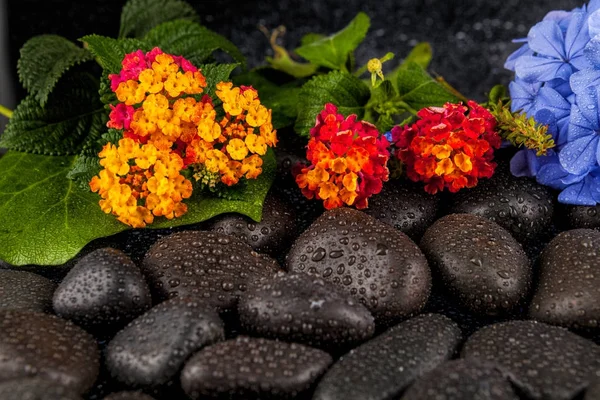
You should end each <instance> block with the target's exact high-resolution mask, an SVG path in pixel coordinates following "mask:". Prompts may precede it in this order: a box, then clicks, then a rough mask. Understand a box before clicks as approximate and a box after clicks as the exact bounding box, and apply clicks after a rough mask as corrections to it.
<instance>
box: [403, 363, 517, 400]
mask: <svg viewBox="0 0 600 400" xmlns="http://www.w3.org/2000/svg"><path fill="white" fill-rule="evenodd" d="M430 399H436V400H464V399H477V400H519V396H517V395H516V394H515V392H514V391H513V389H512V386H511V385H510V382H509V381H508V380H507V379H506V378H505V377H504V376H503V375H502V373H501V372H500V371H499V370H498V369H497V368H496V367H495V366H494V365H493V364H489V363H487V364H486V363H480V362H477V361H473V360H452V361H446V362H445V363H443V364H441V365H440V366H438V367H437V368H436V369H434V370H433V371H431V372H430V373H428V374H425V375H423V376H422V377H421V378H419V379H417V381H416V382H415V383H414V384H413V385H412V386H411V387H409V388H408V390H407V391H406V392H405V393H404V395H403V396H402V400H430Z"/></svg>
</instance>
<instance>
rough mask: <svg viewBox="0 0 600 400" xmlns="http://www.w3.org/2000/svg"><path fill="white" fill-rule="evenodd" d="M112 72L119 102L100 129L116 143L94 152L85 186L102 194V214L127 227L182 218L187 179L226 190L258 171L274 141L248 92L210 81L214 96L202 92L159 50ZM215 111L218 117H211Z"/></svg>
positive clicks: (132, 56)
mask: <svg viewBox="0 0 600 400" xmlns="http://www.w3.org/2000/svg"><path fill="white" fill-rule="evenodd" d="M122 66H123V68H122V70H121V71H120V73H119V74H111V75H109V79H110V81H111V89H112V90H113V92H114V93H115V94H116V97H117V99H118V101H119V103H118V104H117V105H116V106H114V105H111V109H112V110H111V113H110V120H109V121H108V123H107V126H108V127H109V128H112V129H117V130H121V131H122V137H123V139H121V140H119V142H118V144H116V145H115V144H113V143H107V144H106V145H105V146H104V148H103V149H102V151H101V152H100V153H99V157H100V159H101V160H100V165H101V166H102V167H104V169H103V170H102V171H101V172H100V174H99V175H98V176H96V177H94V178H93V179H92V181H91V182H90V187H91V189H92V191H94V192H98V193H99V194H100V196H101V197H102V200H101V201H100V206H101V208H102V210H103V211H105V212H107V213H109V212H112V213H113V214H114V215H116V216H117V217H118V219H119V220H120V221H122V222H124V223H126V224H128V225H131V226H133V227H144V226H145V225H146V224H148V223H151V222H152V221H153V219H154V217H155V216H164V217H166V218H169V219H171V218H174V217H178V216H181V215H183V214H185V212H186V211H187V206H186V205H185V204H183V203H182V201H183V199H186V198H189V197H190V195H191V193H192V183H191V181H189V180H188V179H186V178H185V177H184V174H182V172H183V171H184V170H185V169H188V168H189V169H191V170H192V171H193V172H194V173H193V174H191V175H193V176H194V178H196V180H197V181H198V183H199V185H200V186H209V187H215V186H216V185H217V184H218V183H220V182H222V183H223V184H225V185H228V186H231V185H234V184H236V183H238V182H239V180H240V179H241V178H242V177H243V178H246V179H254V178H257V177H258V176H259V175H260V174H261V172H262V168H261V166H262V158H261V156H263V155H264V154H265V153H266V151H267V147H270V146H275V145H276V143H277V138H276V131H275V130H274V129H273V125H272V124H271V111H270V110H268V109H267V108H266V107H264V106H263V105H262V104H261V103H260V100H259V98H258V93H257V91H256V90H254V89H253V88H251V87H243V86H242V87H241V88H239V87H233V85H232V84H231V83H230V82H220V83H218V84H217V89H218V90H217V92H216V95H217V97H218V98H219V99H220V100H221V101H222V108H223V113H220V112H219V113H218V111H220V110H217V109H215V106H214V104H213V99H212V98H211V97H210V96H208V95H203V96H202V93H203V89H204V88H205V87H206V79H205V77H204V75H203V74H202V72H201V71H199V70H198V69H197V68H196V67H195V66H193V65H192V64H191V63H190V62H189V61H188V60H186V59H185V58H183V57H179V56H173V55H170V54H166V53H163V52H162V51H161V50H160V49H159V48H155V49H153V50H152V51H150V52H147V53H144V52H142V51H141V50H138V51H135V52H133V53H129V54H127V55H126V56H125V58H124V59H123V62H122ZM217 114H224V116H223V118H222V119H220V120H219V117H218V116H217Z"/></svg>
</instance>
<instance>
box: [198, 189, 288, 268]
mask: <svg viewBox="0 0 600 400" xmlns="http://www.w3.org/2000/svg"><path fill="white" fill-rule="evenodd" d="M210 229H211V230H214V231H215V232H218V233H224V234H226V235H233V236H236V237H238V238H240V239H241V240H243V241H244V242H246V243H248V244H249V245H250V246H252V248H253V249H254V250H256V251H257V252H259V253H267V254H269V255H271V256H272V257H275V258H283V256H284V255H285V253H286V252H287V250H288V248H289V246H290V244H291V242H292V241H293V240H294V239H295V238H296V236H297V234H298V233H297V230H298V228H297V226H296V216H295V213H294V210H293V208H292V207H291V205H289V204H287V202H286V201H284V200H283V199H282V198H280V196H278V195H276V194H274V193H273V192H272V191H271V192H269V194H268V195H267V197H266V198H265V202H264V206H263V213H262V219H261V221H260V222H256V221H253V220H252V219H250V218H249V217H246V216H243V215H241V214H224V215H222V216H219V217H217V218H216V219H215V220H214V223H213V224H212V226H211V228H210Z"/></svg>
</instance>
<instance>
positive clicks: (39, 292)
mask: <svg viewBox="0 0 600 400" xmlns="http://www.w3.org/2000/svg"><path fill="white" fill-rule="evenodd" d="M55 289H56V285H55V284H54V282H52V281H51V280H49V279H46V278H44V277H42V276H39V275H36V274H33V273H31V272H25V271H11V270H0V309H2V310H30V311H38V312H51V311H52V295H53V293H54V290H55Z"/></svg>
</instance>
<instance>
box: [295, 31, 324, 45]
mask: <svg viewBox="0 0 600 400" xmlns="http://www.w3.org/2000/svg"><path fill="white" fill-rule="evenodd" d="M324 37H325V35H323V34H321V33H313V32H311V33H307V34H306V35H304V36H302V39H300V45H301V46H308V45H309V44H311V43H314V42H316V41H317V40H321V39H323V38H324Z"/></svg>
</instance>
